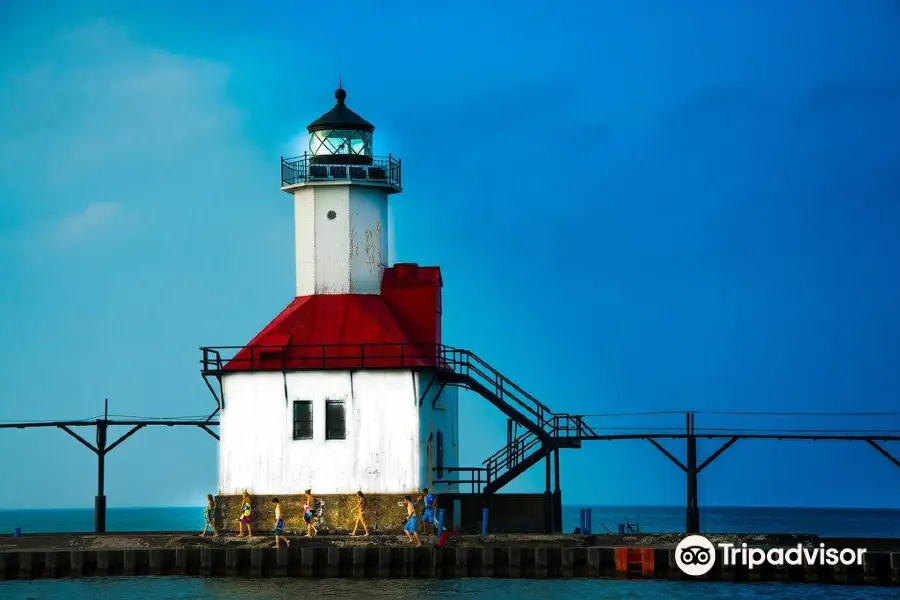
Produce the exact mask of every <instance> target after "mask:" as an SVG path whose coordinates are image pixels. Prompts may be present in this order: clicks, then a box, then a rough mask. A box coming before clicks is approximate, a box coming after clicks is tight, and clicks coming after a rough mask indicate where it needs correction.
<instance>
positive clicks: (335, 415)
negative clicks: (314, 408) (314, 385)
mask: <svg viewBox="0 0 900 600" xmlns="http://www.w3.org/2000/svg"><path fill="white" fill-rule="evenodd" d="M325 439H326V440H344V439H347V424H346V419H345V413H344V401H343V400H326V401H325Z"/></svg>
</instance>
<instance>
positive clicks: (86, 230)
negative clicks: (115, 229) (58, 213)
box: [52, 202, 129, 244]
mask: <svg viewBox="0 0 900 600" xmlns="http://www.w3.org/2000/svg"><path fill="white" fill-rule="evenodd" d="M128 216H129V215H127V214H126V213H125V211H124V210H123V208H122V205H121V204H119V203H118V202H94V203H92V204H89V205H87V207H85V209H84V210H82V211H80V212H78V213H75V214H71V215H68V216H66V217H64V218H63V219H62V220H60V221H59V222H58V223H56V225H55V226H54V227H53V230H52V234H53V237H54V238H55V239H56V240H57V241H59V242H62V243H65V244H70V243H76V242H81V241H84V240H85V239H88V238H89V237H91V236H92V235H95V234H97V233H101V232H102V231H103V230H105V229H108V228H109V227H112V226H114V225H116V223H117V222H120V223H121V222H123V221H124V220H126V219H127V217H128Z"/></svg>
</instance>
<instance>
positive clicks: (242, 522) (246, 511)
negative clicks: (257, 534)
mask: <svg viewBox="0 0 900 600" xmlns="http://www.w3.org/2000/svg"><path fill="white" fill-rule="evenodd" d="M252 516H253V512H252V509H251V506H250V494H249V493H247V490H244V496H243V498H241V517H240V518H239V519H238V528H239V529H240V533H238V537H243V536H244V526H246V527H247V535H248V536H252V535H253V530H252V529H250V518H251V517H252Z"/></svg>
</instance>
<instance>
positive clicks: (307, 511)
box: [303, 489, 319, 537]
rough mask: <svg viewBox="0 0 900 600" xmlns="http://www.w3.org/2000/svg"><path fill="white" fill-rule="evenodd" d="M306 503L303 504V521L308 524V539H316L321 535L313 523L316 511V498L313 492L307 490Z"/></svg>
mask: <svg viewBox="0 0 900 600" xmlns="http://www.w3.org/2000/svg"><path fill="white" fill-rule="evenodd" d="M304 493H305V494H306V502H305V503H304V504H303V520H304V521H305V522H306V537H315V536H316V534H318V533H319V530H318V529H316V525H315V523H313V511H314V510H315V509H316V504H315V502H316V498H315V496H313V493H312V490H311V489H310V490H306V492H304Z"/></svg>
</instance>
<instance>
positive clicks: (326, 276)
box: [281, 88, 401, 296]
mask: <svg viewBox="0 0 900 600" xmlns="http://www.w3.org/2000/svg"><path fill="white" fill-rule="evenodd" d="M334 97H335V99H336V100H337V103H336V104H335V105H334V108H332V109H331V110H330V111H328V112H327V113H325V114H324V115H322V116H321V117H319V118H318V119H316V120H315V121H313V122H312V123H310V124H309V125H308V126H307V131H308V132H309V149H308V150H307V151H306V152H304V154H303V156H301V157H297V158H290V159H282V161H281V173H282V187H281V189H282V190H283V191H285V192H288V193H289V194H291V195H293V197H294V221H295V244H296V259H295V263H296V266H295V268H296V284H297V289H296V295H297V296H310V295H313V294H378V293H379V292H380V290H381V281H382V273H383V270H384V268H385V267H387V266H388V265H389V257H388V229H387V228H388V217H387V210H388V209H387V202H388V196H389V195H390V194H394V193H397V192H400V191H401V185H400V160H399V159H397V158H394V157H392V156H390V155H389V156H387V157H383V158H376V157H374V156H373V154H372V137H373V133H374V131H375V127H374V126H373V125H372V124H371V123H369V122H368V121H367V120H365V119H363V118H362V117H361V116H359V115H358V114H356V113H355V112H353V111H352V110H350V109H349V108H348V107H347V105H346V103H345V101H346V98H347V92H346V91H344V89H343V88H338V90H337V91H336V92H335V94H334Z"/></svg>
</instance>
